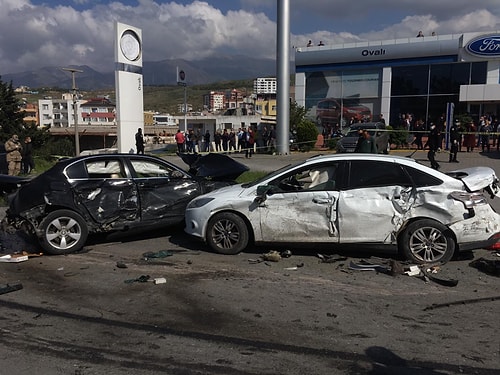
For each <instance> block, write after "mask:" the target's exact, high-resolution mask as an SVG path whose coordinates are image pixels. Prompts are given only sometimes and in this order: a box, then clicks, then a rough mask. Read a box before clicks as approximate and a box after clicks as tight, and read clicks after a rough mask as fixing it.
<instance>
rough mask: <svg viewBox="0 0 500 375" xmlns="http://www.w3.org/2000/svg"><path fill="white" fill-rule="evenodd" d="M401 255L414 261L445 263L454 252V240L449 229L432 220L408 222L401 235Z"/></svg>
mask: <svg viewBox="0 0 500 375" xmlns="http://www.w3.org/2000/svg"><path fill="white" fill-rule="evenodd" d="M400 244H401V250H402V251H403V255H404V256H405V257H406V258H407V259H409V260H411V261H413V262H416V263H420V264H421V263H446V262H448V261H449V260H450V259H451V257H452V256H453V253H454V252H455V240H454V239H453V236H452V235H451V234H450V230H449V229H448V228H447V227H445V226H444V225H443V224H440V223H438V222H436V221H433V220H428V219H424V220H418V221H414V222H413V223H411V224H409V225H408V226H407V227H406V229H404V231H403V233H402V235H401V242H400Z"/></svg>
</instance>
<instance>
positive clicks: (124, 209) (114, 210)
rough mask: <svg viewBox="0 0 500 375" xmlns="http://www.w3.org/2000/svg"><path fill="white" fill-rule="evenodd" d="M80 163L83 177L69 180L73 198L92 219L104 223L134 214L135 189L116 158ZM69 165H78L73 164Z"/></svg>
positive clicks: (135, 202) (76, 166)
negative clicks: (73, 193)
mask: <svg viewBox="0 0 500 375" xmlns="http://www.w3.org/2000/svg"><path fill="white" fill-rule="evenodd" d="M81 166H82V167H83V169H82V171H83V170H85V171H86V176H85V178H75V179H72V181H71V185H72V186H73V191H74V192H75V200H77V201H78V202H79V203H80V204H81V205H82V206H84V207H85V208H86V210H87V212H88V213H89V214H90V215H91V216H92V218H93V219H94V220H95V221H96V222H98V223H101V224H106V223H111V222H114V221H117V220H126V221H134V220H136V219H137V218H138V205H137V189H136V186H135V184H134V182H133V181H132V179H131V178H128V177H127V176H126V174H125V172H124V169H123V164H122V162H121V160H120V159H118V158H117V159H109V158H105V159H92V160H88V161H85V162H84V164H82V165H81ZM72 168H73V169H77V168H79V167H78V165H74V166H72ZM68 173H69V172H68ZM82 177H83V176H82Z"/></svg>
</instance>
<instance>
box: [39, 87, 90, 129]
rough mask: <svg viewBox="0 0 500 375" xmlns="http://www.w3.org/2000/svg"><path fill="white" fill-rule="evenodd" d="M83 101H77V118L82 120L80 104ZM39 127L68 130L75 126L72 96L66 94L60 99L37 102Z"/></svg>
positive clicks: (46, 99)
mask: <svg viewBox="0 0 500 375" xmlns="http://www.w3.org/2000/svg"><path fill="white" fill-rule="evenodd" d="M84 102H85V100H81V99H79V100H77V101H76V106H77V113H78V118H80V119H82V109H81V107H80V106H81V104H82V103H84ZM38 108H39V113H40V126H43V127H49V128H69V127H74V126H75V119H74V109H73V95H72V94H70V93H66V94H63V95H62V98H61V99H52V98H50V97H49V98H45V99H40V100H38ZM80 122H81V121H80Z"/></svg>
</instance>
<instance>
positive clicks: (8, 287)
mask: <svg viewBox="0 0 500 375" xmlns="http://www.w3.org/2000/svg"><path fill="white" fill-rule="evenodd" d="M21 289H23V284H21V283H12V284H3V285H0V294H5V293H10V292H15V291H16V290H21Z"/></svg>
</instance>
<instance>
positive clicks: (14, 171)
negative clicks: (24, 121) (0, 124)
mask: <svg viewBox="0 0 500 375" xmlns="http://www.w3.org/2000/svg"><path fill="white" fill-rule="evenodd" d="M22 150H23V146H21V142H19V136H18V135H17V134H14V135H13V136H12V137H11V138H10V139H9V140H7V142H5V152H6V153H7V156H6V159H7V164H8V167H9V176H17V175H19V173H20V172H21V161H22V160H23V157H22V154H21V151H22Z"/></svg>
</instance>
